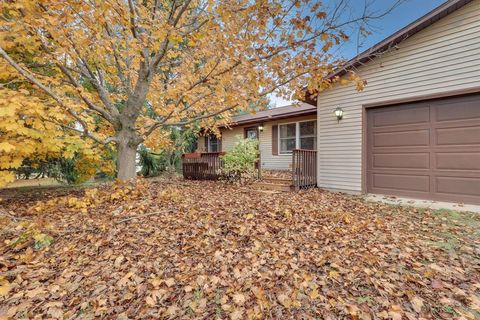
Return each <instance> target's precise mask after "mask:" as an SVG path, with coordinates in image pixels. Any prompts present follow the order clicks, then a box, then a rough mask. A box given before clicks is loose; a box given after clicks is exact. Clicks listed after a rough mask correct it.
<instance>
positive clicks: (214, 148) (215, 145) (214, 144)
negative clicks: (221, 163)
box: [207, 135, 220, 152]
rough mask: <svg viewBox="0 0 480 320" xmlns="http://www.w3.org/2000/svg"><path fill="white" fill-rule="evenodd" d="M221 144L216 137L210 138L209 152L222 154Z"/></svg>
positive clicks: (210, 136)
mask: <svg viewBox="0 0 480 320" xmlns="http://www.w3.org/2000/svg"><path fill="white" fill-rule="evenodd" d="M219 149H220V143H219V140H218V138H217V136H215V135H209V136H208V145H207V152H220V150H219Z"/></svg>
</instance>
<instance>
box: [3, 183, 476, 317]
mask: <svg viewBox="0 0 480 320" xmlns="http://www.w3.org/2000/svg"><path fill="white" fill-rule="evenodd" d="M12 194H13V195H12V197H13V198H12V199H11V200H4V201H3V202H2V204H1V206H0V210H2V212H3V210H5V212H9V214H11V215H12V216H18V217H20V216H21V217H25V218H27V219H28V221H27V222H23V221H21V220H18V221H13V220H12V221H10V222H9V221H7V223H6V226H4V225H2V224H0V228H4V229H0V231H5V232H3V233H1V232H0V242H1V243H4V242H5V241H13V240H14V239H15V238H16V237H19V236H21V235H22V234H23V233H24V232H25V231H26V230H29V228H36V229H38V232H41V233H43V234H49V235H52V236H53V237H54V239H55V241H54V244H53V245H52V246H51V247H50V248H48V250H33V246H32V244H27V245H26V246H25V247H16V248H11V247H10V246H4V247H3V248H2V249H3V251H2V253H1V254H0V268H2V270H0V273H2V275H3V272H5V274H8V277H5V278H3V280H5V281H7V280H8V281H9V292H8V299H7V300H4V301H2V302H3V304H4V305H5V306H4V305H2V308H5V310H11V311H9V317H11V318H15V317H18V316H19V313H17V311H20V310H21V311H22V312H27V314H35V315H36V316H37V317H38V318H54V317H55V316H59V315H60V310H67V311H66V313H65V314H64V315H63V317H65V318H70V317H72V316H73V315H74V313H72V312H71V310H84V312H85V317H86V318H87V317H90V316H91V317H94V318H95V317H96V318H102V317H106V314H108V316H107V317H111V318H118V317H123V318H130V319H135V318H149V317H151V316H153V317H160V318H161V317H166V318H179V319H182V318H185V319H187V318H192V317H198V318H208V317H209V316H210V315H216V314H221V315H222V316H223V317H227V318H229V317H233V318H235V317H236V318H237V319H246V318H248V317H251V318H257V319H258V318H268V317H272V318H278V319H280V318H292V319H301V318H308V319H310V318H311V319H314V318H319V319H342V318H345V317H346V316H348V317H352V318H355V319H360V320H371V319H372V318H373V319H375V318H378V319H385V320H386V319H389V320H391V319H393V318H395V319H400V317H403V320H404V319H409V320H412V319H419V318H420V316H421V317H423V318H424V319H433V318H435V315H434V312H433V311H432V310H445V308H447V307H449V308H453V309H454V310H455V311H456V312H457V313H458V316H459V317H463V318H465V319H468V317H471V314H472V313H474V312H478V311H476V310H478V308H479V301H478V297H477V293H478V289H479V288H480V285H479V284H478V277H476V275H477V274H478V272H477V266H478V263H477V262H476V261H477V260H476V259H477V258H476V252H477V251H476V247H475V242H474V241H473V240H472V238H471V235H472V234H474V233H475V230H476V229H475V228H476V226H479V225H480V224H478V223H480V217H477V216H470V215H462V214H458V216H457V215H456V216H455V218H456V220H455V221H454V222H452V223H450V222H448V220H445V219H448V213H438V212H431V211H429V210H426V211H424V212H421V211H419V210H417V211H415V210H414V209H412V208H401V207H391V206H387V205H383V204H378V203H376V204H374V203H366V202H364V201H363V199H361V198H358V197H353V196H348V195H342V194H336V193H331V192H328V191H323V190H305V191H301V192H291V193H288V196H287V194H283V193H282V194H259V193H256V192H254V191H251V190H248V189H247V190H245V189H244V188H243V187H241V186H236V185H231V184H228V183H223V182H218V181H216V182H215V181H212V182H210V181H184V180H175V179H170V180H167V181H159V182H154V183H151V182H147V181H144V180H139V181H138V182H137V184H136V185H135V186H134V187H133V185H132V186H131V187H120V186H116V185H112V186H108V185H106V186H102V187H99V188H98V190H97V193H96V194H95V196H90V195H88V194H86V191H85V190H81V189H75V190H70V189H68V190H62V191H48V192H47V193H46V194H40V193H39V194H23V193H22V194H19V195H17V194H14V193H12ZM112 194H118V197H116V198H115V199H113V200H112V199H111V197H110V196H111V195H112ZM160 194H163V196H160ZM175 194H177V195H181V196H175ZM0 195H1V196H3V194H1V191H0ZM3 197H4V196H3ZM73 197H75V198H76V199H85V201H86V202H88V203H89V206H88V212H87V213H85V214H82V219H81V222H82V223H81V224H79V216H78V215H79V214H80V213H79V212H78V211H79V209H78V208H75V206H70V205H69V204H68V200H65V198H73ZM4 198H5V197H4ZM37 201H41V203H42V205H41V207H42V209H41V210H40V211H36V210H33V209H32V207H33V208H34V207H37V206H38V205H39V204H38V203H37ZM50 201H52V202H50ZM49 202H50V203H49ZM72 203H73V202H72ZM75 205H76V204H75ZM119 207H123V209H122V210H121V211H120V210H117V211H118V213H117V214H116V215H113V214H112V212H113V211H115V209H116V208H119ZM10 212H12V213H10ZM151 212H155V214H153V215H150V216H148V217H142V216H139V217H138V218H135V219H133V220H129V221H128V222H126V223H123V222H122V223H119V224H117V223H116V222H117V221H119V220H122V219H125V218H131V217H132V216H136V215H141V214H146V213H151ZM345 212H348V215H347V214H345ZM247 215H252V216H248V219H246V218H247ZM345 217H347V218H348V223H347V221H345ZM459 217H465V219H466V221H468V223H463V222H462V221H461V219H459ZM32 219H38V221H37V220H35V222H34V223H33V222H32V221H33V220H32ZM2 223H3V220H2ZM19 224H22V227H21V228H17V227H18V225H19ZM5 228H6V229H5ZM432 230H438V231H439V232H436V233H432ZM59 234H60V236H59ZM443 234H450V235H454V236H455V238H456V239H458V242H459V243H461V244H462V246H461V247H458V248H456V250H455V254H453V255H452V253H451V252H449V251H448V250H443V249H442V248H438V247H437V246H436V244H438V243H442V240H443V241H446V240H445V239H443V238H442V235H443ZM58 239H60V241H57V240H58ZM447 240H448V239H447ZM26 255H29V256H30V257H29V262H23V261H22V256H26ZM425 261H435V263H434V264H429V263H425ZM52 266H55V268H53V267H52ZM57 266H58V268H56V267H57ZM407 269H408V270H409V272H402V270H407ZM5 281H3V282H1V284H5V283H6V282H5ZM407 284H408V286H407ZM406 288H408V289H406ZM428 288H430V289H431V290H426V289H428ZM0 299H1V298H0ZM59 301H60V302H59ZM392 302H394V305H392ZM39 303H41V305H40V306H39V307H36V306H37V305H38V304H39ZM422 303H423V305H422ZM427 305H428V306H429V307H428V308H427V307H425V306H427ZM67 306H68V307H67ZM190 306H191V309H189V307H190ZM320 306H321V307H320ZM402 308H405V310H402ZM49 309H52V310H51V311H50V312H51V313H52V314H49V313H48V312H49ZM57 309H59V310H57ZM32 310H33V311H32ZM414 310H415V311H414ZM457 310H459V311H457ZM406 311H409V312H406ZM467 311H468V312H467ZM11 313H13V315H11ZM444 315H447V316H448V313H445V314H442V316H444ZM445 317H446V316H445Z"/></svg>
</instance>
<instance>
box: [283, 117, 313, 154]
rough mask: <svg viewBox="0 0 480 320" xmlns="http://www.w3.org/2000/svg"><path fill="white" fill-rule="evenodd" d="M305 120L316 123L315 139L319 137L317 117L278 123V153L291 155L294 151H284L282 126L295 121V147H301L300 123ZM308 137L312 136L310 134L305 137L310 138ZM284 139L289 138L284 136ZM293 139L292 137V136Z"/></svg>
mask: <svg viewBox="0 0 480 320" xmlns="http://www.w3.org/2000/svg"><path fill="white" fill-rule="evenodd" d="M303 122H314V123H315V135H314V136H313V137H314V138H315V140H316V139H317V135H318V128H317V120H316V119H310V120H301V121H290V122H282V123H278V124H277V125H278V141H277V143H278V155H291V154H292V151H282V144H281V140H282V138H281V132H282V130H281V128H280V127H281V126H284V125H288V124H292V123H295V149H300V123H303ZM308 137H312V136H311V135H310V136H305V138H308ZM283 139H287V138H283ZM290 139H292V138H290ZM315 142H316V141H315Z"/></svg>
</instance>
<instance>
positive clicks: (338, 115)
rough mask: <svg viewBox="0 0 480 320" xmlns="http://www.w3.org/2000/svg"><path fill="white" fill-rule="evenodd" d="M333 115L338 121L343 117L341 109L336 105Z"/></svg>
mask: <svg viewBox="0 0 480 320" xmlns="http://www.w3.org/2000/svg"><path fill="white" fill-rule="evenodd" d="M335 116H336V117H337V121H338V122H340V120H342V119H343V109H342V108H340V107H337V108H336V109H335Z"/></svg>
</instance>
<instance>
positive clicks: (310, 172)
mask: <svg viewBox="0 0 480 320" xmlns="http://www.w3.org/2000/svg"><path fill="white" fill-rule="evenodd" d="M292 180H293V186H294V187H295V190H299V189H303V188H312V187H316V186H317V151H316V150H304V149H294V150H293V152H292Z"/></svg>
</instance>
